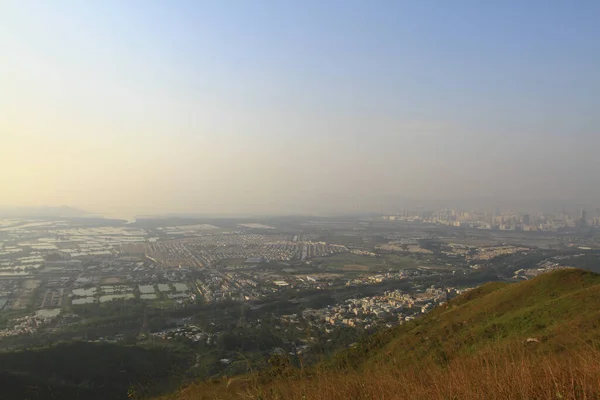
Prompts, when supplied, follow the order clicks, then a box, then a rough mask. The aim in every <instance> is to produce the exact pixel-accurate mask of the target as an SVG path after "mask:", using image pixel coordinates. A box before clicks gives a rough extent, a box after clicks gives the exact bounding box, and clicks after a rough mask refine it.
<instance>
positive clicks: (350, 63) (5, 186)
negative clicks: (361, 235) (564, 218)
mask: <svg viewBox="0 0 600 400" xmlns="http://www.w3.org/2000/svg"><path fill="white" fill-rule="evenodd" d="M176 4H177V7H174V6H173V3H171V2H148V1H143V2H142V1H128V2H122V1H105V2H94V3H89V2H79V1H61V2H41V1H39V2H36V1H29V2H22V1H5V2H2V4H1V5H0V47H1V48H2V49H3V56H2V61H1V62H0V182H1V185H2V195H1V196H0V206H2V207H8V206H40V205H65V204H68V205H71V206H74V207H78V208H82V209H85V210H89V211H91V212H94V213H102V214H150V213H197V214H285V213H343V212H363V211H379V210H382V209H386V210H390V211H391V210H392V208H393V207H394V205H395V204H397V203H398V201H399V200H402V199H403V200H406V199H409V200H411V199H412V200H414V201H426V200H428V201H431V200H435V199H449V200H461V199H464V200H468V199H495V200H494V201H499V200H498V199H503V200H506V201H509V200H515V199H518V200H522V201H532V202H534V201H542V200H543V201H556V203H557V204H560V203H561V202H576V203H577V202H578V203H583V202H585V203H593V202H595V201H598V200H600V175H599V174H597V173H595V171H598V169H599V168H600V158H598V148H599V147H598V146H599V145H600V134H599V132H598V127H599V126H600V114H599V113H598V109H600V96H598V93H600V78H599V76H598V74H597V71H598V65H599V62H600V41H599V40H598V38H599V35H600V26H599V25H598V23H597V21H598V16H599V15H600V3H597V2H591V1H590V2H579V3H578V4H577V7H573V4H571V3H568V2H555V1H552V2H536V1H532V2H516V1H506V2H497V3H496V4H493V5H492V4H490V3H486V4H483V3H482V2H464V3H460V4H457V3H449V2H442V1H440V2H427V3H425V2H380V3H378V4H377V5H376V6H373V4H371V3H367V2H348V1H327V2H322V1H307V2H275V1H268V2H243V1H234V2H184V1H180V2H176ZM550 4H551V5H552V6H550Z"/></svg>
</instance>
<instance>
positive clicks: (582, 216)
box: [579, 208, 587, 226]
mask: <svg viewBox="0 0 600 400" xmlns="http://www.w3.org/2000/svg"><path fill="white" fill-rule="evenodd" d="M579 220H580V222H581V226H585V224H586V221H587V212H586V211H585V210H584V209H583V208H582V209H581V218H580V219H579Z"/></svg>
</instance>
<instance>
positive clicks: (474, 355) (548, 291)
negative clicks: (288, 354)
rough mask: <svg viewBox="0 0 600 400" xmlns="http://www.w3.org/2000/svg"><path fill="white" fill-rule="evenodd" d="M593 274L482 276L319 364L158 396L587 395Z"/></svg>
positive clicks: (595, 376)
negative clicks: (517, 278) (505, 279)
mask: <svg viewBox="0 0 600 400" xmlns="http://www.w3.org/2000/svg"><path fill="white" fill-rule="evenodd" d="M599 337H600V275H598V274H595V273H592V272H588V271H583V270H578V269H564V270H559V271H554V272H550V273H547V274H543V275H540V276H539V277H537V278H535V279H532V280H530V281H524V282H519V283H513V284H509V283H498V282H493V283H488V284H485V285H482V286H480V287H478V288H476V289H474V290H471V291H469V292H467V293H465V294H463V295H461V296H459V297H457V298H455V299H453V300H451V301H449V302H448V303H447V304H445V305H442V306H440V307H438V308H436V309H434V310H433V311H431V312H430V313H428V314H427V315H425V316H423V317H422V318H419V319H416V320H414V321H411V322H410V323H407V324H404V325H401V326H398V327H396V328H392V329H389V330H386V331H382V332H380V333H378V334H375V335H373V336H371V337H369V338H368V339H365V340H363V341H361V342H360V343H357V344H356V345H355V346H353V347H351V348H350V349H347V350H345V351H342V352H340V353H337V354H335V355H334V356H333V357H331V358H330V359H328V360H326V361H324V362H323V363H321V364H319V365H317V366H314V367H308V368H296V367H293V366H292V365H291V363H289V362H287V361H286V360H284V359H282V360H279V361H278V362H275V363H273V364H272V365H273V367H272V368H271V370H270V371H266V372H263V373H254V374H250V375H247V376H242V377H236V378H233V379H231V378H230V379H224V380H217V381H211V382H200V383H197V384H194V385H192V386H189V387H187V388H184V389H183V390H181V391H179V392H178V393H174V394H172V395H170V396H167V397H165V398H164V399H180V400H191V399H242V398H256V399H258V398H260V399H315V400H320V399H328V400H335V399H348V398H389V399H406V398H431V399H442V398H443V399H447V398H459V399H463V398H465V399H469V398H473V399H475V398H482V396H484V394H485V397H486V398H498V399H504V398H540V399H542V398H544V399H545V398H561V399H566V398H573V399H575V398H582V397H585V396H588V397H592V398H597V397H598V396H599V395H600V389H598V388H599V387H600V385H598V382H600V361H598V360H600V357H599V356H600V343H599V342H598V338H599Z"/></svg>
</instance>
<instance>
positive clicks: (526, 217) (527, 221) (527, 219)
mask: <svg viewBox="0 0 600 400" xmlns="http://www.w3.org/2000/svg"><path fill="white" fill-rule="evenodd" d="M530 223H531V216H530V215H529V214H524V215H523V225H529V224H530Z"/></svg>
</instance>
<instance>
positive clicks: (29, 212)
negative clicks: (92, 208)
mask: <svg viewBox="0 0 600 400" xmlns="http://www.w3.org/2000/svg"><path fill="white" fill-rule="evenodd" d="M0 217H2V218H76V217H98V215H94V214H92V213H89V212H87V211H84V210H80V209H78V208H74V207H70V206H60V207H50V206H42V207H0Z"/></svg>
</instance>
